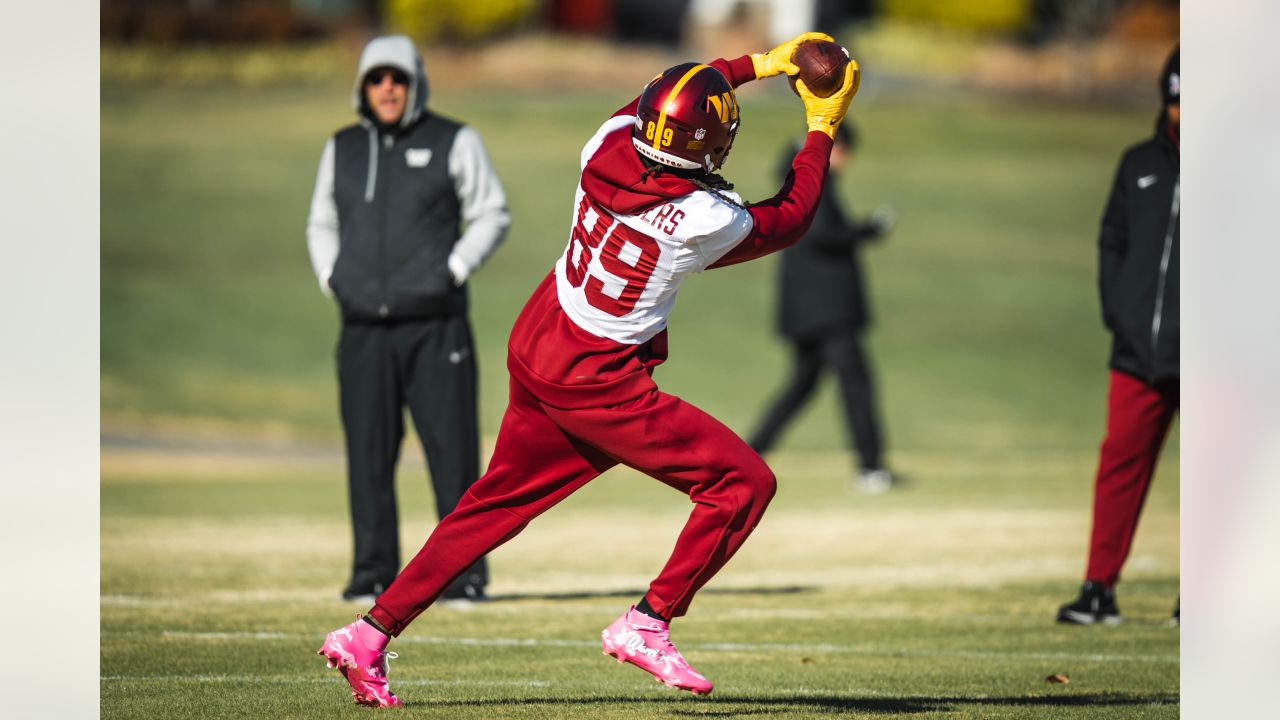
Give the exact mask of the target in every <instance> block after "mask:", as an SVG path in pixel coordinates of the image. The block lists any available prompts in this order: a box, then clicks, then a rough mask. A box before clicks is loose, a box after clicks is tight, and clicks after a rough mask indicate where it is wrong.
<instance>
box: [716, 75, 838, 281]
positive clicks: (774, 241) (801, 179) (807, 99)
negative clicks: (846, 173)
mask: <svg viewBox="0 0 1280 720" xmlns="http://www.w3.org/2000/svg"><path fill="white" fill-rule="evenodd" d="M796 90H797V91H798V92H799V93H800V99H801V100H802V101H803V102H804V110H805V122H806V124H807V125H808V126H809V134H808V135H807V136H805V141H804V146H803V147H802V148H800V152H798V153H796V157H795V160H792V161H791V173H790V174H789V175H787V179H786V180H785V181H784V182H783V183H782V189H781V190H779V191H778V194H776V195H774V196H773V197H771V198H769V199H768V200H765V201H764V202H761V203H757V204H755V205H752V206H751V208H750V213H751V220H752V223H753V225H752V229H751V233H750V234H748V235H747V237H746V239H744V240H743V241H742V242H740V243H738V245H737V246H735V247H734V248H733V249H732V250H730V251H729V252H728V253H727V254H726V255H725V256H724V257H722V258H720V259H719V260H717V261H716V262H715V263H714V264H712V265H711V267H713V268H718V267H725V266H728V265H736V264H737V263H740V262H746V261H747V260H754V259H755V258H758V257H763V256H765V255H768V254H769V253H773V252H777V251H779V250H782V249H784V248H786V247H789V246H791V245H793V244H795V242H796V241H797V240H799V239H800V238H801V237H802V236H803V235H804V233H805V231H807V230H808V229H809V224H810V223H811V222H813V214H814V212H815V211H816V210H817V209H818V200H819V199H821V197H822V184H823V183H824V182H826V179H827V169H828V167H829V165H830V160H831V145H832V142H833V139H834V138H835V134H836V128H838V127H839V126H840V123H841V122H842V121H844V116H845V113H846V112H847V111H848V110H849V102H850V101H851V100H853V96H854V94H855V93H857V92H858V65H857V63H855V62H853V60H850V61H849V64H848V65H846V66H845V75H844V83H843V84H842V85H841V86H840V89H839V90H837V91H836V92H834V93H832V94H831V96H830V97H825V98H820V97H818V96H816V95H814V94H813V93H811V92H809V89H808V88H807V87H805V85H804V81H802V80H797V81H796Z"/></svg>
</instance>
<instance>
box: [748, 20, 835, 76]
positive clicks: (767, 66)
mask: <svg viewBox="0 0 1280 720" xmlns="http://www.w3.org/2000/svg"><path fill="white" fill-rule="evenodd" d="M811 40H827V41H830V42H835V38H832V37H831V36H830V35H828V34H826V33H820V32H807V33H800V34H799V35H797V36H795V37H793V38H791V39H790V40H788V41H786V42H784V43H782V44H781V45H779V46H778V47H776V48H774V49H772V50H770V51H769V52H767V53H756V54H754V55H752V56H751V65H752V67H754V68H755V71H756V79H757V80H760V79H761V78H767V77H773V76H774V75H783V74H786V75H795V74H796V73H798V72H800V68H798V67H796V66H795V65H794V64H793V63H792V62H791V54H792V53H794V52H795V51H796V48H798V47H800V46H801V45H803V44H805V43H807V42H809V41H811Z"/></svg>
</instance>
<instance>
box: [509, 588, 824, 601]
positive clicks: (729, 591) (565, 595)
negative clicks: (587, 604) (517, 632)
mask: <svg viewBox="0 0 1280 720" xmlns="http://www.w3.org/2000/svg"><path fill="white" fill-rule="evenodd" d="M817 589H818V588H816V587H807V586H803V585H790V586H786V587H754V588H703V589H701V590H699V591H698V594H699V595H795V594H799V593H807V592H814V591H815V590H817ZM648 591H649V588H635V589H632V590H601V591H594V590H584V591H578V592H562V593H510V594H507V595H490V596H488V600H487V601H486V602H502V601H504V600H590V599H592V598H613V597H627V598H638V597H640V596H642V595H644V594H645V593H646V592H648Z"/></svg>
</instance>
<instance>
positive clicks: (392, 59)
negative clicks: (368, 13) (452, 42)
mask: <svg viewBox="0 0 1280 720" xmlns="http://www.w3.org/2000/svg"><path fill="white" fill-rule="evenodd" d="M378 67H393V68H396V69H397V70H400V71H401V72H403V73H404V74H405V75H408V76H409V94H408V99H407V103H406V104H405V108H404V115H403V116H401V118H400V127H401V128H407V127H409V126H410V125H412V124H414V123H415V122H417V121H418V118H420V117H422V114H423V112H425V110H426V107H427V68H426V65H424V64H423V62H422V55H421V54H420V53H419V52H418V48H417V47H416V46H415V45H414V44H413V40H411V39H409V37H408V36H405V35H384V36H382V37H376V38H374V39H372V40H370V41H369V44H368V45H365V46H364V52H362V53H360V64H359V66H358V67H357V69H356V82H355V86H354V87H353V88H352V90H351V104H352V106H353V107H354V108H355V110H356V112H357V113H358V114H360V115H361V116H362V117H370V118H371V117H372V113H370V112H369V109H368V108H367V107H365V101H364V78H365V76H366V75H368V74H369V71H370V70H372V69H374V68H378Z"/></svg>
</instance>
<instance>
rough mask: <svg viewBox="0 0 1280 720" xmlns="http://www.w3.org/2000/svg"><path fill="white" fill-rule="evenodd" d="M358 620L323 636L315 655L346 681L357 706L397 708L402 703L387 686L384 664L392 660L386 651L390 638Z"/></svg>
mask: <svg viewBox="0 0 1280 720" xmlns="http://www.w3.org/2000/svg"><path fill="white" fill-rule="evenodd" d="M360 617H361V616H359V615H356V621H355V622H353V623H351V624H350V625H346V626H343V627H340V628H338V629H337V630H334V631H333V632H331V633H329V634H328V635H326V636H325V638H324V644H323V645H321V646H320V650H319V652H317V653H316V654H317V655H323V656H324V657H325V659H326V660H328V665H329V667H331V668H337V669H338V672H340V673H342V677H344V678H346V679H347V682H348V683H350V684H351V696H352V697H353V698H355V701H356V704H357V705H369V706H371V707H399V706H401V705H403V704H404V703H402V702H400V698H398V697H396V696H395V694H394V693H392V692H391V689H390V688H388V687H387V661H388V660H390V659H393V658H395V657H396V654H395V653H393V652H387V649H386V648H387V643H389V642H391V638H389V637H387V636H386V635H383V634H382V633H380V632H378V629H377V628H375V627H374V626H372V625H370V624H369V623H367V622H364V621H362V620H361V619H360Z"/></svg>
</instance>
